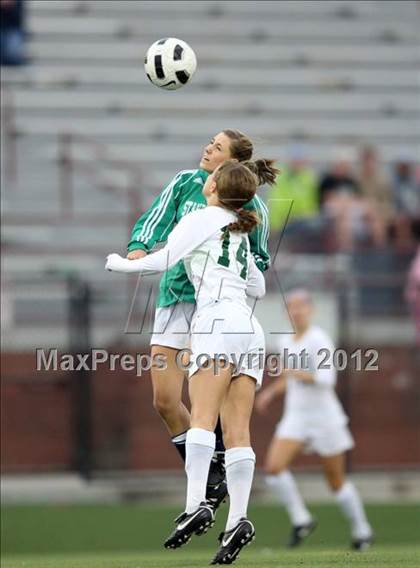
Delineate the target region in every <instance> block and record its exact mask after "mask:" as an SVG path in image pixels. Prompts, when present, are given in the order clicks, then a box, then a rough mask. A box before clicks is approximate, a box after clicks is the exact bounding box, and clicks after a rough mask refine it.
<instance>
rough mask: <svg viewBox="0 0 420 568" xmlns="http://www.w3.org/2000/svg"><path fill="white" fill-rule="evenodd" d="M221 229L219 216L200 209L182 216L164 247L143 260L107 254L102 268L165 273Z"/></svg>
mask: <svg viewBox="0 0 420 568" xmlns="http://www.w3.org/2000/svg"><path fill="white" fill-rule="evenodd" d="M222 226H223V221H222V222H221V221H220V215H217V214H216V215H215V214H214V211H212V210H211V208H205V209H200V210H198V211H193V212H192V213H189V214H188V215H185V217H183V218H182V219H181V220H180V222H179V223H178V225H177V226H176V227H175V228H174V229H173V231H172V232H171V233H170V235H169V236H168V241H167V243H166V245H165V246H164V247H163V248H162V249H160V250H158V251H157V252H154V253H151V254H148V255H147V256H146V257H144V258H139V259H136V260H128V259H127V258H122V257H120V255H118V254H110V255H109V256H108V259H107V263H106V266H105V268H106V269H107V270H111V271H116V272H127V273H128V272H141V273H143V272H165V270H168V269H169V268H172V266H175V264H176V263H177V262H179V261H180V260H182V259H183V258H184V257H185V256H186V255H187V254H189V253H190V252H191V251H193V250H194V249H195V248H197V247H198V246H199V245H201V244H202V243H203V242H204V241H205V240H206V239H208V238H209V237H210V236H211V235H212V234H213V233H214V232H215V231H217V230H218V229H220V228H221V227H222Z"/></svg>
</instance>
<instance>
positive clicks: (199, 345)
mask: <svg viewBox="0 0 420 568" xmlns="http://www.w3.org/2000/svg"><path fill="white" fill-rule="evenodd" d="M249 167H252V168H253V169H254V168H255V170H256V171H257V172H258V175H259V176H263V178H266V179H270V178H271V177H272V176H275V173H276V172H275V168H274V167H273V166H272V164H271V163H269V162H266V163H265V169H264V170H262V169H261V168H260V167H259V168H256V167H255V163H254V162H251V163H250V164H248V167H246V165H243V164H240V163H238V162H237V161H233V160H230V161H226V162H224V163H223V164H222V165H220V166H219V167H218V168H217V169H216V171H215V172H214V173H213V174H211V175H210V176H209V177H208V178H207V180H206V183H205V185H204V189H203V194H204V196H205V198H206V200H207V203H208V207H206V208H205V209H202V210H198V211H194V212H192V213H190V214H189V215H186V216H185V217H183V218H182V219H181V220H180V222H179V223H178V225H177V226H176V227H175V229H174V230H173V231H172V232H171V233H170V235H169V237H168V242H167V244H166V246H165V247H164V248H163V249H161V250H160V251H158V252H155V253H152V254H150V255H149V256H147V257H146V258H142V259H138V260H129V259H123V258H121V257H120V256H119V255H115V254H114V255H110V256H109V257H108V262H107V268H108V269H110V270H117V271H121V272H135V271H139V272H147V271H152V272H155V271H157V272H162V271H165V270H167V269H168V268H169V269H170V268H171V267H173V266H175V265H176V263H178V262H179V261H183V262H184V263H185V267H186V270H187V273H188V275H189V278H190V281H191V282H192V283H193V285H194V289H195V299H196V302H197V311H196V313H195V315H194V318H193V321H192V335H191V341H192V343H191V351H192V356H191V359H192V360H191V367H190V369H189V375H190V380H189V394H190V399H191V420H190V428H189V430H188V432H187V436H186V466H185V469H186V472H187V478H188V487H187V499H186V508H185V512H183V513H182V514H181V515H180V516H179V517H178V518H177V519H176V521H175V523H176V528H175V530H174V531H173V533H172V534H171V535H170V536H169V538H168V539H167V540H166V541H165V547H166V548H178V547H180V546H182V545H184V544H186V543H187V542H188V541H189V540H190V538H191V536H192V535H193V534H198V535H200V534H203V533H204V532H206V531H207V529H208V527H209V526H211V525H213V523H214V510H213V508H212V507H211V506H210V505H209V504H208V503H207V502H206V486H207V478H208V474H209V468H210V463H211V460H212V457H213V453H214V449H215V443H216V436H215V433H214V429H215V426H216V423H217V420H218V417H219V414H220V416H221V421H222V429H223V436H224V441H225V444H226V447H227V449H226V477H227V488H228V492H229V496H230V506H229V515H228V519H227V524H226V529H225V532H224V533H222V534H221V535H220V537H219V540H220V549H219V551H218V552H217V554H216V556H215V557H214V559H213V561H212V564H231V563H232V562H233V561H234V560H235V559H236V558H237V556H238V554H239V552H240V550H241V549H242V548H243V547H244V546H245V545H246V544H248V543H249V542H251V540H252V539H253V537H254V534H255V529H254V526H253V525H252V523H251V522H250V521H249V520H248V519H247V518H246V515H247V507H248V500H249V496H250V493H251V486H252V479H253V475H254V468H255V454H254V452H253V450H252V447H251V439H250V432H249V422H250V419H251V413H252V408H253V404H254V396H255V388H256V386H260V385H261V382H262V377H263V370H264V365H263V364H261V361H264V356H262V359H261V357H260V355H261V353H262V354H263V353H264V349H265V341H264V333H263V330H262V328H261V326H260V324H259V323H258V321H257V320H256V318H255V317H254V316H252V309H251V308H250V307H249V306H248V304H247V302H246V296H247V295H248V296H251V297H254V298H260V297H262V296H263V295H264V293H265V283H264V277H263V275H262V273H261V272H260V271H259V270H258V268H257V267H256V265H255V261H254V259H253V257H252V255H251V254H250V247H249V240H248V237H247V234H248V233H250V232H251V231H252V230H253V229H254V228H255V227H256V225H257V223H258V217H257V216H256V214H255V212H253V211H246V210H245V209H243V206H244V205H245V204H246V203H248V202H249V201H250V200H251V199H252V198H253V196H254V195H255V192H256V189H257V176H255V175H254V174H253V173H252V172H251V171H250V169H249ZM258 181H260V179H258ZM203 354H208V360H207V364H206V365H205V367H203V366H200V365H198V361H199V357H201V356H202V355H203ZM220 354H224V361H223V364H221V361H220ZM216 362H218V363H219V366H216Z"/></svg>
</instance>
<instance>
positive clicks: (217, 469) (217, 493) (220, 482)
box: [206, 452, 228, 512]
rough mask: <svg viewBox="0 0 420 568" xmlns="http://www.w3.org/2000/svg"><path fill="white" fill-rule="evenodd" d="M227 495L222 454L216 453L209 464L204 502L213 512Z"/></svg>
mask: <svg viewBox="0 0 420 568" xmlns="http://www.w3.org/2000/svg"><path fill="white" fill-rule="evenodd" d="M227 494H228V491H227V483H226V470H225V461H224V453H222V452H216V453H215V454H214V457H213V458H212V460H211V463H210V469H209V477H208V479H207V489H206V501H207V503H208V504H209V505H211V506H212V507H213V511H214V512H216V511H217V509H218V508H219V506H220V504H221V503H223V501H225V500H226V497H227Z"/></svg>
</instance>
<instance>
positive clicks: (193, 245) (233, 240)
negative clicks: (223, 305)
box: [107, 206, 265, 308]
mask: <svg viewBox="0 0 420 568" xmlns="http://www.w3.org/2000/svg"><path fill="white" fill-rule="evenodd" d="M236 220H237V216H236V215H235V214H234V213H233V212H231V211H228V210H227V209H224V208H223V207H217V206H210V207H206V208H204V209H199V210H197V211H193V212H191V213H189V214H188V215H185V216H184V217H183V218H182V219H181V220H180V222H179V223H178V225H177V226H176V227H175V228H174V230H173V231H172V232H171V234H170V235H169V237H168V242H167V244H166V245H165V247H164V248H162V249H161V250H159V251H157V252H155V253H152V254H149V255H148V256H146V257H144V258H141V259H137V260H127V259H123V258H121V257H119V256H118V255H110V256H109V257H108V263H107V268H109V269H111V270H117V271H120V272H164V271H165V270H168V269H169V268H171V267H172V266H174V265H175V264H176V263H177V262H179V261H180V260H182V259H183V260H184V263H185V266H186V270H187V273H188V276H189V278H190V280H191V282H192V284H193V285H194V289H195V295H196V301H197V307H198V308H199V307H200V306H202V305H204V304H206V303H208V302H210V301H212V300H215V299H222V298H229V299H232V300H234V301H235V303H242V304H243V305H244V306H246V305H247V304H246V296H247V295H248V296H251V297H254V298H260V297H262V296H263V295H264V293H265V281H264V276H263V275H262V274H261V272H260V271H259V269H258V268H257V267H256V265H255V262H254V259H253V257H252V255H251V254H250V249H249V240H248V236H247V235H246V234H245V233H231V232H224V231H223V230H222V229H223V228H224V227H226V226H227V225H229V224H230V223H232V222H234V221H236Z"/></svg>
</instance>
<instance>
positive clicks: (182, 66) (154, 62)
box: [144, 37, 197, 91]
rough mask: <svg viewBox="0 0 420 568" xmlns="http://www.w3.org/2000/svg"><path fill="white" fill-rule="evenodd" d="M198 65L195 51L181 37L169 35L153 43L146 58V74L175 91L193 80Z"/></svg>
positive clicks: (159, 85) (157, 82)
mask: <svg viewBox="0 0 420 568" xmlns="http://www.w3.org/2000/svg"><path fill="white" fill-rule="evenodd" d="M196 67H197V59H196V57H195V53H194V51H193V50H192V49H191V47H190V46H189V45H188V43H185V41H182V40H180V39H177V38H175V37H168V38H164V39H160V40H159V41H156V42H155V43H154V44H152V45H151V46H150V47H149V49H148V51H147V54H146V58H145V60H144V68H145V70H146V75H147V76H148V78H149V79H150V81H151V82H152V83H153V84H154V85H156V87H160V88H161V89H167V90H169V91H174V90H175V89H180V88H181V87H184V86H185V85H186V84H187V83H189V82H190V81H191V77H192V76H193V75H194V72H195V69H196Z"/></svg>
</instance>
